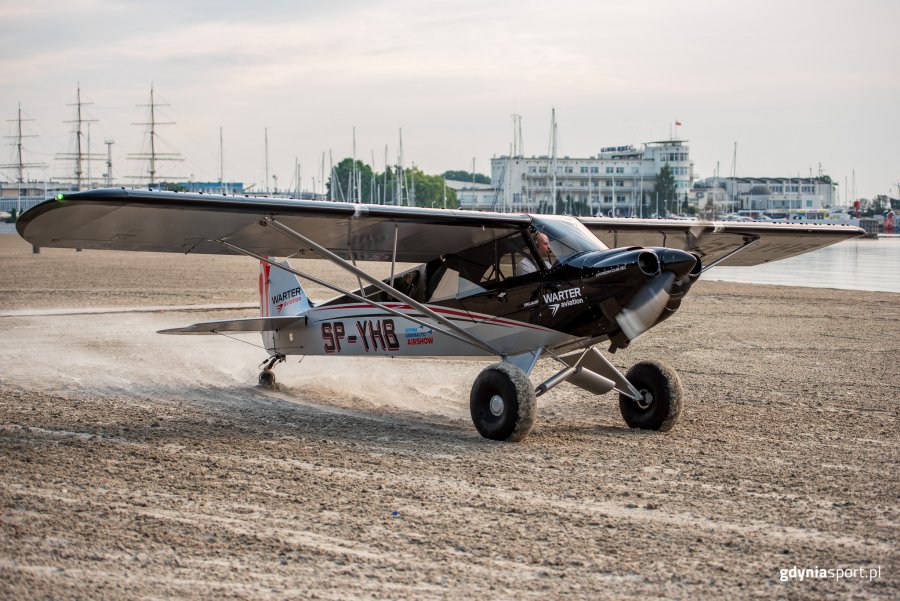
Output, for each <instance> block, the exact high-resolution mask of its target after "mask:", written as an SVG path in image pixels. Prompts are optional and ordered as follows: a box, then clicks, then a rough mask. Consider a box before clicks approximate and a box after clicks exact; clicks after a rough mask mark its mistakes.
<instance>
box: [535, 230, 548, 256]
mask: <svg viewBox="0 0 900 601" xmlns="http://www.w3.org/2000/svg"><path fill="white" fill-rule="evenodd" d="M534 245H535V246H537V251H538V255H540V257H541V258H542V259H549V258H550V239H549V238H548V237H547V234H545V233H544V232H538V233H537V235H535V237H534Z"/></svg>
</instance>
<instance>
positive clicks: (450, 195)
mask: <svg viewBox="0 0 900 601" xmlns="http://www.w3.org/2000/svg"><path fill="white" fill-rule="evenodd" d="M403 173H404V175H405V176H406V180H407V182H408V183H407V185H408V186H409V190H408V195H409V197H410V198H413V199H414V200H415V204H416V206H417V207H436V208H443V206H444V192H445V190H444V188H445V184H444V177H443V176H440V175H426V174H425V173H423V172H422V170H421V169H419V168H418V167H412V168H410V169H406V170H404V172H403ZM446 193H447V208H448V209H455V208H456V207H457V206H458V205H459V202H458V200H457V198H456V191H455V190H453V189H451V188H447V189H446ZM406 196H407V193H404V198H405V197H406Z"/></svg>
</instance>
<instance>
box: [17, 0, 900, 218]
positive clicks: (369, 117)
mask: <svg viewBox="0 0 900 601" xmlns="http://www.w3.org/2000/svg"><path fill="white" fill-rule="evenodd" d="M0 2H2V3H0V42H2V54H0V76H2V81H3V85H2V86H0V115H2V116H3V118H4V119H10V120H11V119H15V117H16V112H17V106H18V104H19V103H21V107H22V110H23V113H24V114H25V116H26V117H27V118H29V119H32V121H27V122H25V124H24V126H25V132H26V133H27V134H31V135H35V136H36V137H32V138H26V139H25V160H26V161H28V162H42V163H46V164H47V168H46V169H45V170H39V169H35V170H32V171H30V172H29V174H28V175H29V177H32V178H38V179H41V178H43V177H44V176H45V174H47V175H50V176H61V175H65V174H70V173H71V172H72V165H71V164H70V163H65V162H63V161H60V160H58V159H57V158H56V155H58V154H59V153H66V152H71V151H72V150H73V147H74V137H73V135H72V133H71V132H72V124H67V123H64V121H67V120H71V119H74V107H73V106H69V105H70V104H71V103H73V102H74V101H75V91H76V87H77V86H78V85H79V83H80V86H81V93H82V100H83V101H85V102H90V103H92V104H89V105H86V106H85V107H84V110H85V117H86V118H89V119H96V121H95V122H93V123H91V126H90V133H91V148H92V150H93V152H95V153H98V154H103V155H104V156H105V152H106V146H105V145H104V143H103V142H104V139H107V138H109V139H114V140H115V144H114V146H113V172H114V175H115V176H116V177H117V178H119V177H125V176H128V175H138V174H140V173H142V172H146V170H147V165H146V164H141V163H140V162H138V161H134V160H128V159H127V156H128V155H129V154H138V153H141V152H146V148H145V146H146V144H145V139H146V136H145V135H144V133H143V131H144V129H145V128H143V127H142V126H138V125H134V123H135V122H143V121H146V120H147V114H146V111H147V108H146V107H141V106H138V105H142V104H147V103H148V102H149V94H150V86H151V83H152V84H153V86H154V87H155V90H156V95H157V96H156V100H157V102H160V103H166V104H167V105H168V106H162V107H159V109H158V112H159V114H158V116H157V118H158V119H159V120H160V121H165V122H175V124H174V125H161V126H159V133H160V137H161V138H162V140H163V141H164V143H165V146H164V148H163V149H162V150H163V151H165V152H177V153H180V155H181V156H182V157H183V158H184V159H185V161H184V162H182V163H165V164H163V165H161V166H160V168H159V172H160V174H161V175H162V176H168V178H169V179H173V178H175V177H177V176H183V177H185V178H188V177H192V178H193V179H194V180H198V181H199V180H209V181H216V180H218V178H219V170H220V169H219V165H220V160H219V131H220V129H219V128H220V127H221V128H222V131H223V138H224V145H223V147H224V176H225V179H226V180H231V181H242V182H244V183H245V185H249V184H251V183H254V182H256V184H257V187H264V183H263V180H264V179H265V165H266V160H265V143H264V132H265V130H266V128H268V155H269V174H270V184H271V175H276V176H277V177H278V186H279V187H281V188H284V187H288V186H290V185H291V181H292V179H293V175H294V163H295V159H296V160H298V161H299V162H300V164H301V178H302V181H303V186H304V188H309V187H310V185H311V178H313V177H318V174H319V167H320V165H321V160H322V155H323V153H325V154H326V169H327V161H328V159H327V156H328V153H329V152H331V153H332V154H333V156H334V158H335V161H337V160H339V159H340V158H342V157H346V156H350V154H351V152H352V142H353V128H354V127H355V128H356V149H357V157H358V158H360V159H362V160H364V161H365V162H367V163H371V162H372V156H373V154H374V160H375V167H376V169H378V170H382V169H383V166H384V155H385V146H387V147H388V158H389V162H391V163H395V162H396V160H397V152H398V137H399V130H400V128H402V131H403V154H404V162H405V163H406V165H409V164H410V163H415V164H416V165H417V166H419V167H420V168H422V169H423V170H424V171H425V172H427V173H440V172H443V171H445V170H448V169H463V170H470V169H471V166H472V160H473V158H474V159H475V167H476V170H477V171H479V172H482V173H490V164H489V161H490V158H491V157H492V156H497V155H502V154H506V153H508V152H509V149H510V145H511V144H512V141H513V125H512V119H511V115H512V114H519V115H522V130H523V142H524V150H525V154H526V155H537V154H547V153H548V149H549V139H550V112H551V109H552V108H555V109H556V114H557V122H558V125H559V154H560V155H561V156H562V155H568V156H572V157H585V156H590V155H593V154H596V153H597V152H598V151H599V149H600V148H601V147H603V146H619V145H625V144H635V145H639V144H641V143H643V142H648V141H653V140H659V139H665V138H668V137H669V136H670V134H671V133H672V124H673V122H674V121H675V120H676V119H677V120H679V121H680V122H681V123H682V126H681V127H679V128H678V131H677V134H678V136H679V137H680V138H683V139H686V140H688V142H689V144H690V152H691V158H692V159H693V161H694V165H695V167H694V168H695V172H696V173H697V174H698V175H699V176H701V177H708V176H712V175H714V174H715V170H716V166H717V165H718V166H719V170H720V173H721V174H722V175H723V176H724V175H729V174H730V173H731V171H732V164H733V160H734V150H735V143H737V164H736V172H737V174H738V176H770V177H774V176H782V177H787V176H793V177H796V176H798V175H800V176H808V175H809V174H810V172H812V173H813V174H818V172H819V169H820V165H821V170H822V172H823V173H825V174H828V175H830V176H831V177H832V178H833V179H834V180H836V181H838V182H839V183H840V184H841V186H840V189H841V190H842V191H841V193H840V194H841V199H842V200H843V198H844V192H843V189H844V188H845V181H846V182H847V184H848V185H847V186H846V187H847V188H850V190H849V191H850V192H851V193H852V182H853V179H852V178H853V172H854V170H855V174H856V179H855V181H856V191H857V196H861V197H872V196H874V195H876V194H888V193H890V194H893V195H894V196H898V195H900V194H898V189H897V188H896V185H897V184H898V182H900V35H898V26H900V1H898V0H855V1H852V2H851V1H846V2H836V1H832V0H816V1H807V0H778V1H774V0H753V1H744V0H730V1H724V0H722V1H719V0H717V1H713V0H681V1H679V2H672V1H669V0H647V1H640V0H622V1H619V0H594V1H577V0H557V1H555V2H546V1H544V2H536V1H531V0H515V1H506V0H503V1H496V2H491V1H489V0H471V1H470V0H457V1H454V2H427V1H425V2H423V1H421V0H419V1H414V0H382V1H377V0H373V1H362V0H329V1H327V2H323V1H321V0H316V1H315V2H313V1H307V0H285V1H275V2H250V1H247V0H241V1H234V0H216V1H212V0H209V1H207V0H201V1H194V2H184V1H168V0H157V1H154V2H145V1H142V0H141V1H139V0H65V1H62V0H59V1H53V0H30V1H29V2H27V3H25V2H14V1H13V0H0ZM4 125H5V126H6V129H5V134H6V135H13V130H12V128H13V126H14V124H13V123H12V122H7V123H4ZM4 141H5V142H7V143H10V144H11V143H12V142H13V140H12V139H6V140H4ZM0 161H2V162H3V163H8V162H14V161H15V158H14V154H13V147H12V146H11V145H4V147H3V153H2V154H0ZM103 171H104V166H103V164H102V163H101V162H97V163H95V164H94V166H93V167H92V174H93V175H94V176H99V174H101V173H102V172H103ZM14 177H15V174H14V170H12V169H4V170H3V179H4V181H10V180H11V179H13V178H14Z"/></svg>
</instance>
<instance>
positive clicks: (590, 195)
mask: <svg viewBox="0 0 900 601" xmlns="http://www.w3.org/2000/svg"><path fill="white" fill-rule="evenodd" d="M666 164H668V165H669V167H670V168H671V169H672V173H673V175H674V178H675V186H676V196H677V198H674V199H665V198H655V191H654V189H655V187H656V177H657V175H658V174H659V172H660V170H661V169H662V168H663V166H664V165H666ZM693 179H694V175H693V163H692V162H691V160H690V154H689V148H688V145H687V142H686V141H685V140H665V141H661V142H648V143H646V144H643V145H642V147H641V148H635V147H634V146H615V147H608V148H601V149H600V153H599V154H597V155H596V156H592V157H588V158H570V157H561V158H553V157H550V156H538V157H524V156H501V157H499V158H495V159H492V160H491V182H492V183H493V186H494V194H493V200H492V203H491V204H492V206H490V207H486V206H478V207H475V206H467V205H466V203H465V202H464V201H463V197H462V195H461V196H460V205H461V206H462V207H463V208H481V209H493V210H497V211H516V212H519V211H523V212H535V213H554V212H555V213H568V214H580V215H616V216H645V217H646V216H655V215H658V214H660V215H661V214H665V213H666V209H665V207H666V206H671V205H672V204H673V201H676V200H677V201H678V202H679V203H680V202H682V201H683V200H684V199H686V198H687V195H688V191H689V190H690V188H691V184H692V182H693ZM478 198H479V199H481V200H482V201H484V200H485V198H486V196H485V194H484V193H482V194H480V195H479V196H478ZM666 201H668V205H667V204H666Z"/></svg>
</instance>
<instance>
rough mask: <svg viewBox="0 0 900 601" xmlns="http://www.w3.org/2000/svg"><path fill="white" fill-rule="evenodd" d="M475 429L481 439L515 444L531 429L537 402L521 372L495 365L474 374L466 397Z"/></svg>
mask: <svg viewBox="0 0 900 601" xmlns="http://www.w3.org/2000/svg"><path fill="white" fill-rule="evenodd" d="M469 409H470V410H471V412H472V421H473V422H474V424H475V428H476V429H477V430H478V432H479V433H480V434H481V435H482V436H484V437H485V438H489V439H491V440H506V441H509V442H516V441H519V440H522V439H523V438H525V437H526V436H527V435H528V433H529V432H531V428H532V427H533V426H534V419H535V415H536V413H537V401H536V398H535V394H534V387H533V386H532V385H531V382H530V381H529V380H528V376H527V375H525V372H524V371H522V370H521V369H519V368H518V367H516V366H514V365H511V364H509V363H495V364H493V365H491V366H490V367H487V368H485V369H484V371H482V372H481V373H480V374H478V377H477V378H476V379H475V383H474V384H473V385H472V392H471V394H470V395H469Z"/></svg>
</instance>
